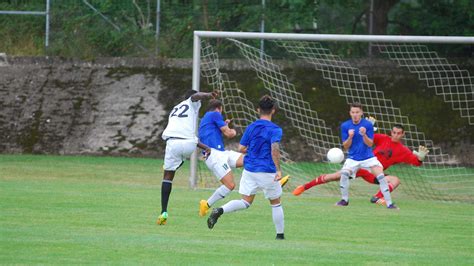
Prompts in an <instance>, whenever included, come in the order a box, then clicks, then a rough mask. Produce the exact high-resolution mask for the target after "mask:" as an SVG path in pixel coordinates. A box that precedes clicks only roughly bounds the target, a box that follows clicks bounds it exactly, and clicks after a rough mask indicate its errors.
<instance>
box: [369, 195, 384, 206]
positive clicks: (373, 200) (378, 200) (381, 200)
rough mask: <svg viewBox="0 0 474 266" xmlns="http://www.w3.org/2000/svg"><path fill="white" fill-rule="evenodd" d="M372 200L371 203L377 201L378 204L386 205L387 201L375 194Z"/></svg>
mask: <svg viewBox="0 0 474 266" xmlns="http://www.w3.org/2000/svg"><path fill="white" fill-rule="evenodd" d="M370 202H371V203H375V204H378V205H386V204H387V202H385V199H384V198H378V197H376V196H373V197H372V198H371V199H370Z"/></svg>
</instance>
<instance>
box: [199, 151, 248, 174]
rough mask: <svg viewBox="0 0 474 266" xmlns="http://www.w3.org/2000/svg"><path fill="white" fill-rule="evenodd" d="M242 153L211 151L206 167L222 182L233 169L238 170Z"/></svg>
mask: <svg viewBox="0 0 474 266" xmlns="http://www.w3.org/2000/svg"><path fill="white" fill-rule="evenodd" d="M240 156H242V153H239V152H236V151H220V150H216V149H211V155H209V157H207V159H206V165H207V168H209V170H211V171H212V173H213V174H214V175H215V176H216V177H217V179H218V180H221V179H222V178H223V177H224V176H225V175H227V174H228V173H229V172H230V171H231V169H230V168H236V164H237V161H238V160H239V158H240Z"/></svg>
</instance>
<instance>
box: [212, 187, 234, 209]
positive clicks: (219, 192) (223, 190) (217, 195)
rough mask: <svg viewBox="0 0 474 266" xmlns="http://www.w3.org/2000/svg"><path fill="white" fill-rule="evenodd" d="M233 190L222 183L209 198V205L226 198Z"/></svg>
mask: <svg viewBox="0 0 474 266" xmlns="http://www.w3.org/2000/svg"><path fill="white" fill-rule="evenodd" d="M231 191H232V190H230V189H228V188H227V187H226V186H224V185H222V186H220V187H218V188H217V189H216V191H214V194H212V196H211V197H209V199H208V200H207V205H209V206H212V205H213V204H214V203H216V202H217V201H218V200H221V199H223V198H225V197H226V196H227V195H229V193H230V192H231Z"/></svg>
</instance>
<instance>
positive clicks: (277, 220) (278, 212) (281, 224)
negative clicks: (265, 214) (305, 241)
mask: <svg viewBox="0 0 474 266" xmlns="http://www.w3.org/2000/svg"><path fill="white" fill-rule="evenodd" d="M272 217H273V223H274V224H275V229H276V232H277V234H283V232H284V230H285V215H284V214H283V207H282V206H281V204H280V203H278V204H276V205H272Z"/></svg>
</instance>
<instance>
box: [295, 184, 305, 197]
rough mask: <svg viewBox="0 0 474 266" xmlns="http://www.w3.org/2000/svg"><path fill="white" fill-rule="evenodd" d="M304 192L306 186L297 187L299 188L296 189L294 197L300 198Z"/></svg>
mask: <svg viewBox="0 0 474 266" xmlns="http://www.w3.org/2000/svg"><path fill="white" fill-rule="evenodd" d="M304 191H305V189H304V186H303V185H301V186H297V187H296V188H295V190H293V195H295V196H299V195H301V194H302V193H303V192H304Z"/></svg>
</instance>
